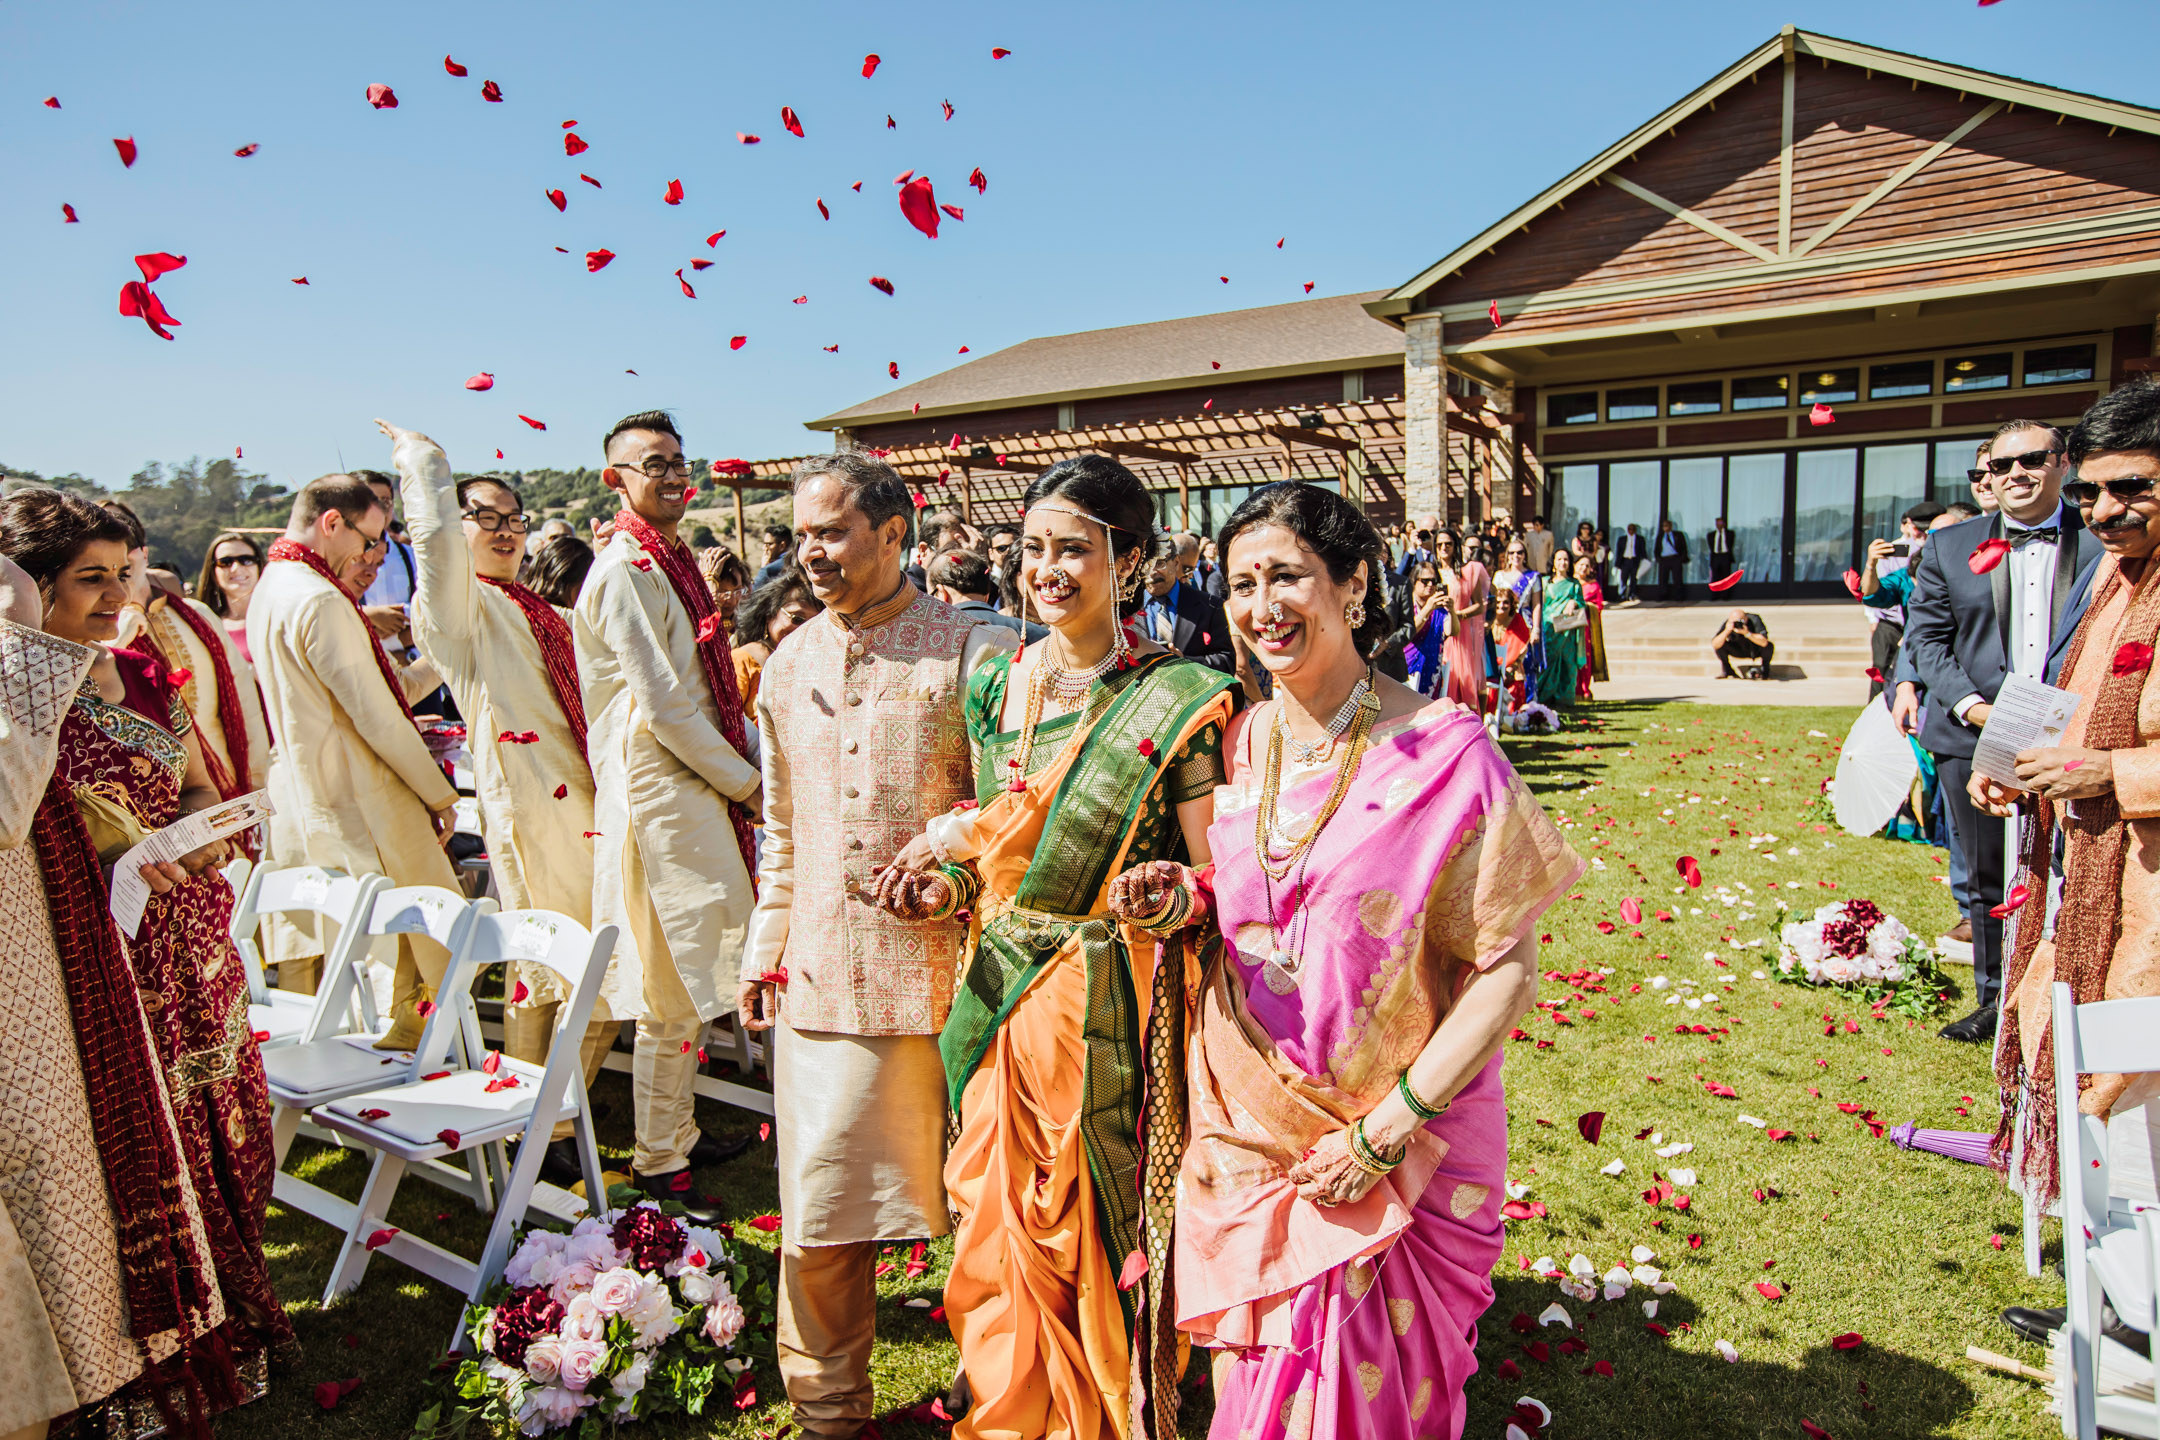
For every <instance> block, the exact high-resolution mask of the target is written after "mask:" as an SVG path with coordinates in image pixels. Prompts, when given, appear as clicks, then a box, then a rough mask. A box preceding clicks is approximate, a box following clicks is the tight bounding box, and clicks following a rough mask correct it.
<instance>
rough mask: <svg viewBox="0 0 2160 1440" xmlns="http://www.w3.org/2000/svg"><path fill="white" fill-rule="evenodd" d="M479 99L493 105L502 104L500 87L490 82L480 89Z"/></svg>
mask: <svg viewBox="0 0 2160 1440" xmlns="http://www.w3.org/2000/svg"><path fill="white" fill-rule="evenodd" d="M480 98H481V99H483V100H485V101H487V102H489V103H490V104H493V105H500V104H502V86H500V85H498V84H496V83H495V82H494V81H493V80H490V81H488V82H486V83H485V84H483V85H482V86H481V87H480Z"/></svg>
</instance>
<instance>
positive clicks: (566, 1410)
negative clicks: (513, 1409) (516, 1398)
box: [517, 1385, 590, 1435]
mask: <svg viewBox="0 0 2160 1440" xmlns="http://www.w3.org/2000/svg"><path fill="white" fill-rule="evenodd" d="M588 1403H590V1402H588V1401H587V1400H586V1398H585V1397H584V1396H583V1395H580V1394H578V1393H577V1392H576V1391H574V1390H565V1389H563V1388H562V1387H561V1386H560V1385H537V1386H534V1387H533V1388H532V1389H530V1390H527V1391H526V1392H525V1399H524V1401H523V1403H522V1404H520V1405H519V1406H518V1413H517V1424H518V1429H519V1430H521V1431H523V1432H524V1433H525V1434H527V1435H544V1434H546V1433H547V1432H548V1431H550V1430H560V1429H562V1428H563V1427H564V1426H566V1425H570V1424H573V1423H575V1422H576V1420H577V1416H578V1411H579V1410H581V1409H583V1408H584V1407H585V1406H586V1405H587V1404H588Z"/></svg>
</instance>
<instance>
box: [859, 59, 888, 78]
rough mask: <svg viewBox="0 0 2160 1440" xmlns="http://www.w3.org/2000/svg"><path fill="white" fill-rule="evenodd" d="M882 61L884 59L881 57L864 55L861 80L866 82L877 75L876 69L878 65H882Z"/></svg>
mask: <svg viewBox="0 0 2160 1440" xmlns="http://www.w3.org/2000/svg"><path fill="white" fill-rule="evenodd" d="M883 59H884V57H883V56H879V55H865V56H863V57H862V76H863V79H865V80H867V79H869V78H870V77H871V76H872V75H875V74H877V67H878V65H879V64H880V63H882V61H883Z"/></svg>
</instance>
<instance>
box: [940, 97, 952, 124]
mask: <svg viewBox="0 0 2160 1440" xmlns="http://www.w3.org/2000/svg"><path fill="white" fill-rule="evenodd" d="M938 104H939V105H940V106H942V107H943V108H944V111H945V118H946V119H947V120H950V119H952V117H953V108H952V101H950V100H940V101H939V102H938Z"/></svg>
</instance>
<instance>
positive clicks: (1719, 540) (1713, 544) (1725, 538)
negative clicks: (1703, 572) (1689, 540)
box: [1703, 530, 1733, 555]
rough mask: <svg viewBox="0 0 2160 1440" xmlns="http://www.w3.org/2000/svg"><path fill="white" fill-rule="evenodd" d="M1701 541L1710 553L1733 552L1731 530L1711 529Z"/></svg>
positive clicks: (1724, 553)
mask: <svg viewBox="0 0 2160 1440" xmlns="http://www.w3.org/2000/svg"><path fill="white" fill-rule="evenodd" d="M1703 542H1704V544H1705V546H1706V547H1707V548H1708V550H1709V552H1710V553H1711V554H1712V555H1730V554H1732V553H1733V532H1732V531H1730V530H1712V531H1711V532H1710V533H1709V534H1708V535H1705V536H1704V537H1703Z"/></svg>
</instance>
